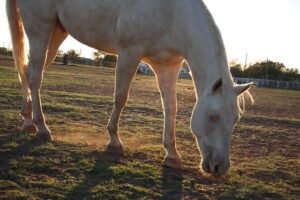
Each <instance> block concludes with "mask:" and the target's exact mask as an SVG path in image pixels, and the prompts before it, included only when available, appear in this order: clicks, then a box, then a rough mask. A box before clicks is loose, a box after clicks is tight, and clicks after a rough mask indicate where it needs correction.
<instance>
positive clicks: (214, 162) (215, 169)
mask: <svg viewBox="0 0 300 200" xmlns="http://www.w3.org/2000/svg"><path fill="white" fill-rule="evenodd" d="M229 167H230V161H229V159H226V158H224V157H222V156H218V155H217V156H216V155H215V156H206V157H205V158H204V159H203V160H202V164H201V168H202V170H203V171H204V172H206V173H209V174H212V175H214V176H217V177H218V176H222V175H224V174H225V173H226V172H227V171H228V169H229Z"/></svg>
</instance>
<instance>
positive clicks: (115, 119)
mask: <svg viewBox="0 0 300 200" xmlns="http://www.w3.org/2000/svg"><path fill="white" fill-rule="evenodd" d="M139 62H140V55H139V51H138V50H135V49H126V50H122V51H121V52H120V54H119V57H118V63H117V69H116V80H115V102H114V107H113V111H112V114H111V117H110V119H109V122H108V125H107V130H108V133H109V136H110V141H109V143H108V145H107V149H106V150H107V151H109V152H113V153H117V154H121V155H122V154H124V151H123V145H122V142H121V139H120V138H119V135H118V128H119V118H120V115H121V112H122V110H123V108H124V106H125V104H126V102H127V98H128V92H129V87H130V83H131V81H132V79H133V76H134V75H135V73H136V71H137V68H138V66H139Z"/></svg>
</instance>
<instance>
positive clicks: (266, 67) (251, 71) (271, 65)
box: [245, 60, 286, 80]
mask: <svg viewBox="0 0 300 200" xmlns="http://www.w3.org/2000/svg"><path fill="white" fill-rule="evenodd" d="M285 69H286V67H285V65H284V64H283V63H279V62H273V61H270V60H265V61H262V62H257V63H255V64H253V65H251V66H250V67H248V68H247V69H246V70H245V75H246V77H249V78H261V79H271V80H279V79H281V77H282V72H283V71H284V70H285Z"/></svg>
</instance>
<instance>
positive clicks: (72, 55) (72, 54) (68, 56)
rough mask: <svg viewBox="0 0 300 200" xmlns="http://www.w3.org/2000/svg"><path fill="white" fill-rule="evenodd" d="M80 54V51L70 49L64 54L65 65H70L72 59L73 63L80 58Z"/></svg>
mask: <svg viewBox="0 0 300 200" xmlns="http://www.w3.org/2000/svg"><path fill="white" fill-rule="evenodd" d="M79 56H80V53H78V52H77V51H76V50H74V49H70V50H68V51H67V53H65V54H64V58H63V59H64V65H68V64H69V61H70V60H71V61H72V62H73V63H74V62H75V61H76V59H78V58H79Z"/></svg>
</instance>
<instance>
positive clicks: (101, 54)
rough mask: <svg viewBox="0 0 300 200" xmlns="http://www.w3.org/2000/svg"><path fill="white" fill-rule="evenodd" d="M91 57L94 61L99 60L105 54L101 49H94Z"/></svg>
mask: <svg viewBox="0 0 300 200" xmlns="http://www.w3.org/2000/svg"><path fill="white" fill-rule="evenodd" d="M93 57H94V60H95V61H98V62H101V61H102V60H103V58H104V57H105V54H104V53H103V52H102V51H95V52H94V53H93Z"/></svg>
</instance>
